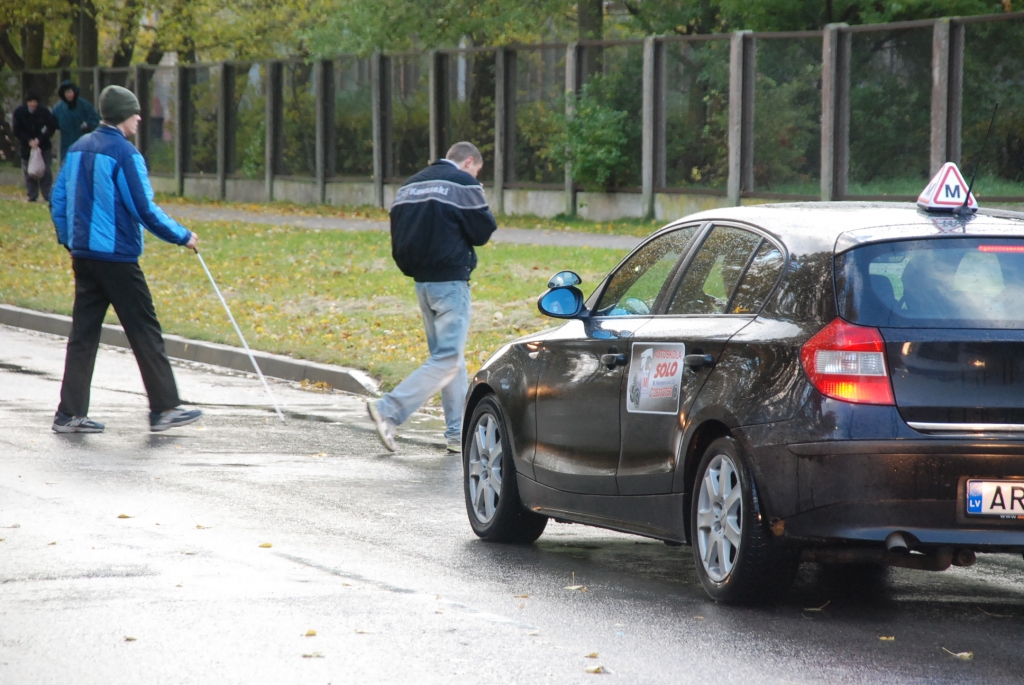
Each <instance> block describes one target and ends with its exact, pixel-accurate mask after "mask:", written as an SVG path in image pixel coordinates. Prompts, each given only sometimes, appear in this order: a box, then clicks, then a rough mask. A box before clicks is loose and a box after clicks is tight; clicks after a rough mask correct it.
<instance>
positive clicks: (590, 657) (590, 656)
mask: <svg viewBox="0 0 1024 685" xmlns="http://www.w3.org/2000/svg"><path fill="white" fill-rule="evenodd" d="M585 658H587V659H596V658H597V652H591V653H590V654H587V656H586V657H585Z"/></svg>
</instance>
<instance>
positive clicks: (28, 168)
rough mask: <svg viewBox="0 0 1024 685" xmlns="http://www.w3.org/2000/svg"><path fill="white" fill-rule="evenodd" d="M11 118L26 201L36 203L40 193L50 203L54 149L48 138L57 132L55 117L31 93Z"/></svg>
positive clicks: (36, 96) (37, 97)
mask: <svg viewBox="0 0 1024 685" xmlns="http://www.w3.org/2000/svg"><path fill="white" fill-rule="evenodd" d="M12 118H13V119H14V135H15V137H16V138H17V139H18V152H19V153H20V154H21V170H22V172H23V174H24V176H25V192H26V193H27V194H28V201H29V202H35V201H36V200H37V199H38V198H39V194H40V193H42V195H43V199H44V200H46V201H47V202H49V201H50V188H51V187H52V186H53V173H52V172H51V171H50V162H51V161H52V159H53V149H52V146H51V144H50V138H52V137H53V134H54V133H56V132H57V126H58V124H57V118H56V117H54V116H53V113H52V112H50V110H49V109H47V108H46V107H44V106H43V105H42V103H41V102H40V101H39V96H38V95H36V94H35V93H32V92H29V93H28V94H27V95H26V96H25V104H24V105H22V106H21V107H18V108H17V109H15V110H14V116H13V117H12ZM40 166H41V167H42V172H41V173H40ZM37 174H38V175H37Z"/></svg>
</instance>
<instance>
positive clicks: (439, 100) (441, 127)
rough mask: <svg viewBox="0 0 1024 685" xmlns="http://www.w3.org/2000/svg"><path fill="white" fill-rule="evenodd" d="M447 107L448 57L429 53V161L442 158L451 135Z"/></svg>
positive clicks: (435, 51)
mask: <svg viewBox="0 0 1024 685" xmlns="http://www.w3.org/2000/svg"><path fill="white" fill-rule="evenodd" d="M450 118H451V117H450V114H449V107H448V55H446V54H444V53H441V52H438V51H437V50H432V51H431V52H430V159H429V160H428V163H429V162H433V161H434V160H435V159H440V158H441V157H444V154H445V152H447V151H448V145H449V140H448V137H449V135H450V133H451V123H450Z"/></svg>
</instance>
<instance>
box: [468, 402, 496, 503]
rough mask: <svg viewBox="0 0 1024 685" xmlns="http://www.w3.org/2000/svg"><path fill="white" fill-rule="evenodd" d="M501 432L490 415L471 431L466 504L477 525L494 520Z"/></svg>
mask: <svg viewBox="0 0 1024 685" xmlns="http://www.w3.org/2000/svg"><path fill="white" fill-rule="evenodd" d="M502 456H503V455H502V446H501V431H500V430H499V428H498V422H497V421H496V420H495V418H494V417H493V416H492V415H491V414H484V415H483V416H482V417H481V418H480V420H479V421H478V422H477V424H476V426H474V428H473V440H472V444H471V446H470V450H469V501H470V505H471V507H472V509H473V515H474V516H475V517H476V519H477V520H478V521H479V522H480V523H488V522H490V520H491V519H492V518H494V512H495V510H496V509H497V508H498V500H499V499H500V498H501V470H502V469H501V465H502Z"/></svg>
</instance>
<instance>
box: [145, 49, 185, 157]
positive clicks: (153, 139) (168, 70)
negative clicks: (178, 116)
mask: <svg viewBox="0 0 1024 685" xmlns="http://www.w3.org/2000/svg"><path fill="white" fill-rule="evenodd" d="M177 80H178V77H177V71H176V70H175V69H174V68H173V67H158V68H156V69H153V70H152V72H151V76H150V82H149V94H150V103H149V141H147V144H146V164H148V165H149V173H151V174H153V175H155V176H172V175H174V144H175V138H176V136H177V135H178V122H177V121H176V120H175V112H176V107H177V97H178V96H177Z"/></svg>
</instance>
